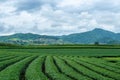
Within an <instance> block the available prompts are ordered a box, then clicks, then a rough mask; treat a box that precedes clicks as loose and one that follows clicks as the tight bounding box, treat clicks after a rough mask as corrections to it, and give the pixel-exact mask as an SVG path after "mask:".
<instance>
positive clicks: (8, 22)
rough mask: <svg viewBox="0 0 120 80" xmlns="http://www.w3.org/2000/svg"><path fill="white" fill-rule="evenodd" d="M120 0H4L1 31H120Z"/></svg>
mask: <svg viewBox="0 0 120 80" xmlns="http://www.w3.org/2000/svg"><path fill="white" fill-rule="evenodd" d="M119 21H120V1H119V0H116V1H114V0H109V1H105V0H77V1H75V0H53V1H51V0H19V1H18V0H11V1H10V0H5V1H3V2H1V1H0V29H1V33H0V35H1V34H8V33H21V32H22V33H28V32H32V33H37V34H48V35H65V34H71V33H79V32H85V31H88V30H92V29H94V28H103V29H106V30H110V31H114V32H120V27H119V26H120V23H119Z"/></svg>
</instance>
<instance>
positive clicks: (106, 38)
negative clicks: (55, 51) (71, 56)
mask: <svg viewBox="0 0 120 80" xmlns="http://www.w3.org/2000/svg"><path fill="white" fill-rule="evenodd" d="M62 39H63V40H64V41H68V42H71V43H76V44H93V43H94V42H99V43H103V44H113V43H116V44H119V43H120V34H116V33H114V32H111V31H107V30H103V29H100V28H96V29H94V30H92V31H88V32H84V33H76V34H70V35H67V36H62Z"/></svg>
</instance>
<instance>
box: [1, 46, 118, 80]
mask: <svg viewBox="0 0 120 80" xmlns="http://www.w3.org/2000/svg"><path fill="white" fill-rule="evenodd" d="M71 47H72V48H71ZM81 47H82V48H81ZM93 47H94V48H93ZM106 47H107V48H106ZM0 80H120V48H119V46H114V47H113V46H110V47H109V46H102V48H101V46H97V47H96V48H95V46H87V47H86V46H85V47H83V46H79V45H77V47H76V46H69V47H68V46H53V47H50V46H44V47H42V48H41V46H40V47H39V48H38V47H37V48H30V47H29V48H28V47H27V48H23V47H22V48H20V47H19V49H17V47H16V48H1V49H0Z"/></svg>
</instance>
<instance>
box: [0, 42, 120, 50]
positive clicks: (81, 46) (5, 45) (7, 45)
mask: <svg viewBox="0 0 120 80" xmlns="http://www.w3.org/2000/svg"><path fill="white" fill-rule="evenodd" d="M0 49H120V45H93V44H91V45H90V44H89V45H87V44H85V45H84V44H63V45H58V44H56V45H46V44H45V45H17V44H10V43H0Z"/></svg>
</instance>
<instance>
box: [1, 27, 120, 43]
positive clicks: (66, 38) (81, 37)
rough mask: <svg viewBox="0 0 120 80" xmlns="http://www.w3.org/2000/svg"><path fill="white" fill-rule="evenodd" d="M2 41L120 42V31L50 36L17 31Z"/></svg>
mask: <svg viewBox="0 0 120 80" xmlns="http://www.w3.org/2000/svg"><path fill="white" fill-rule="evenodd" d="M0 42H4V43H14V44H21V45H25V44H31V45H33V44H35V45H40V44H94V43H95V42H99V43H100V44H120V33H114V32H111V31H107V30H104V29H100V28H95V29H94V30H91V31H87V32H83V33H74V34H69V35H63V36H48V35H38V34H32V33H25V34H24V33H17V34H13V35H9V36H0Z"/></svg>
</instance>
